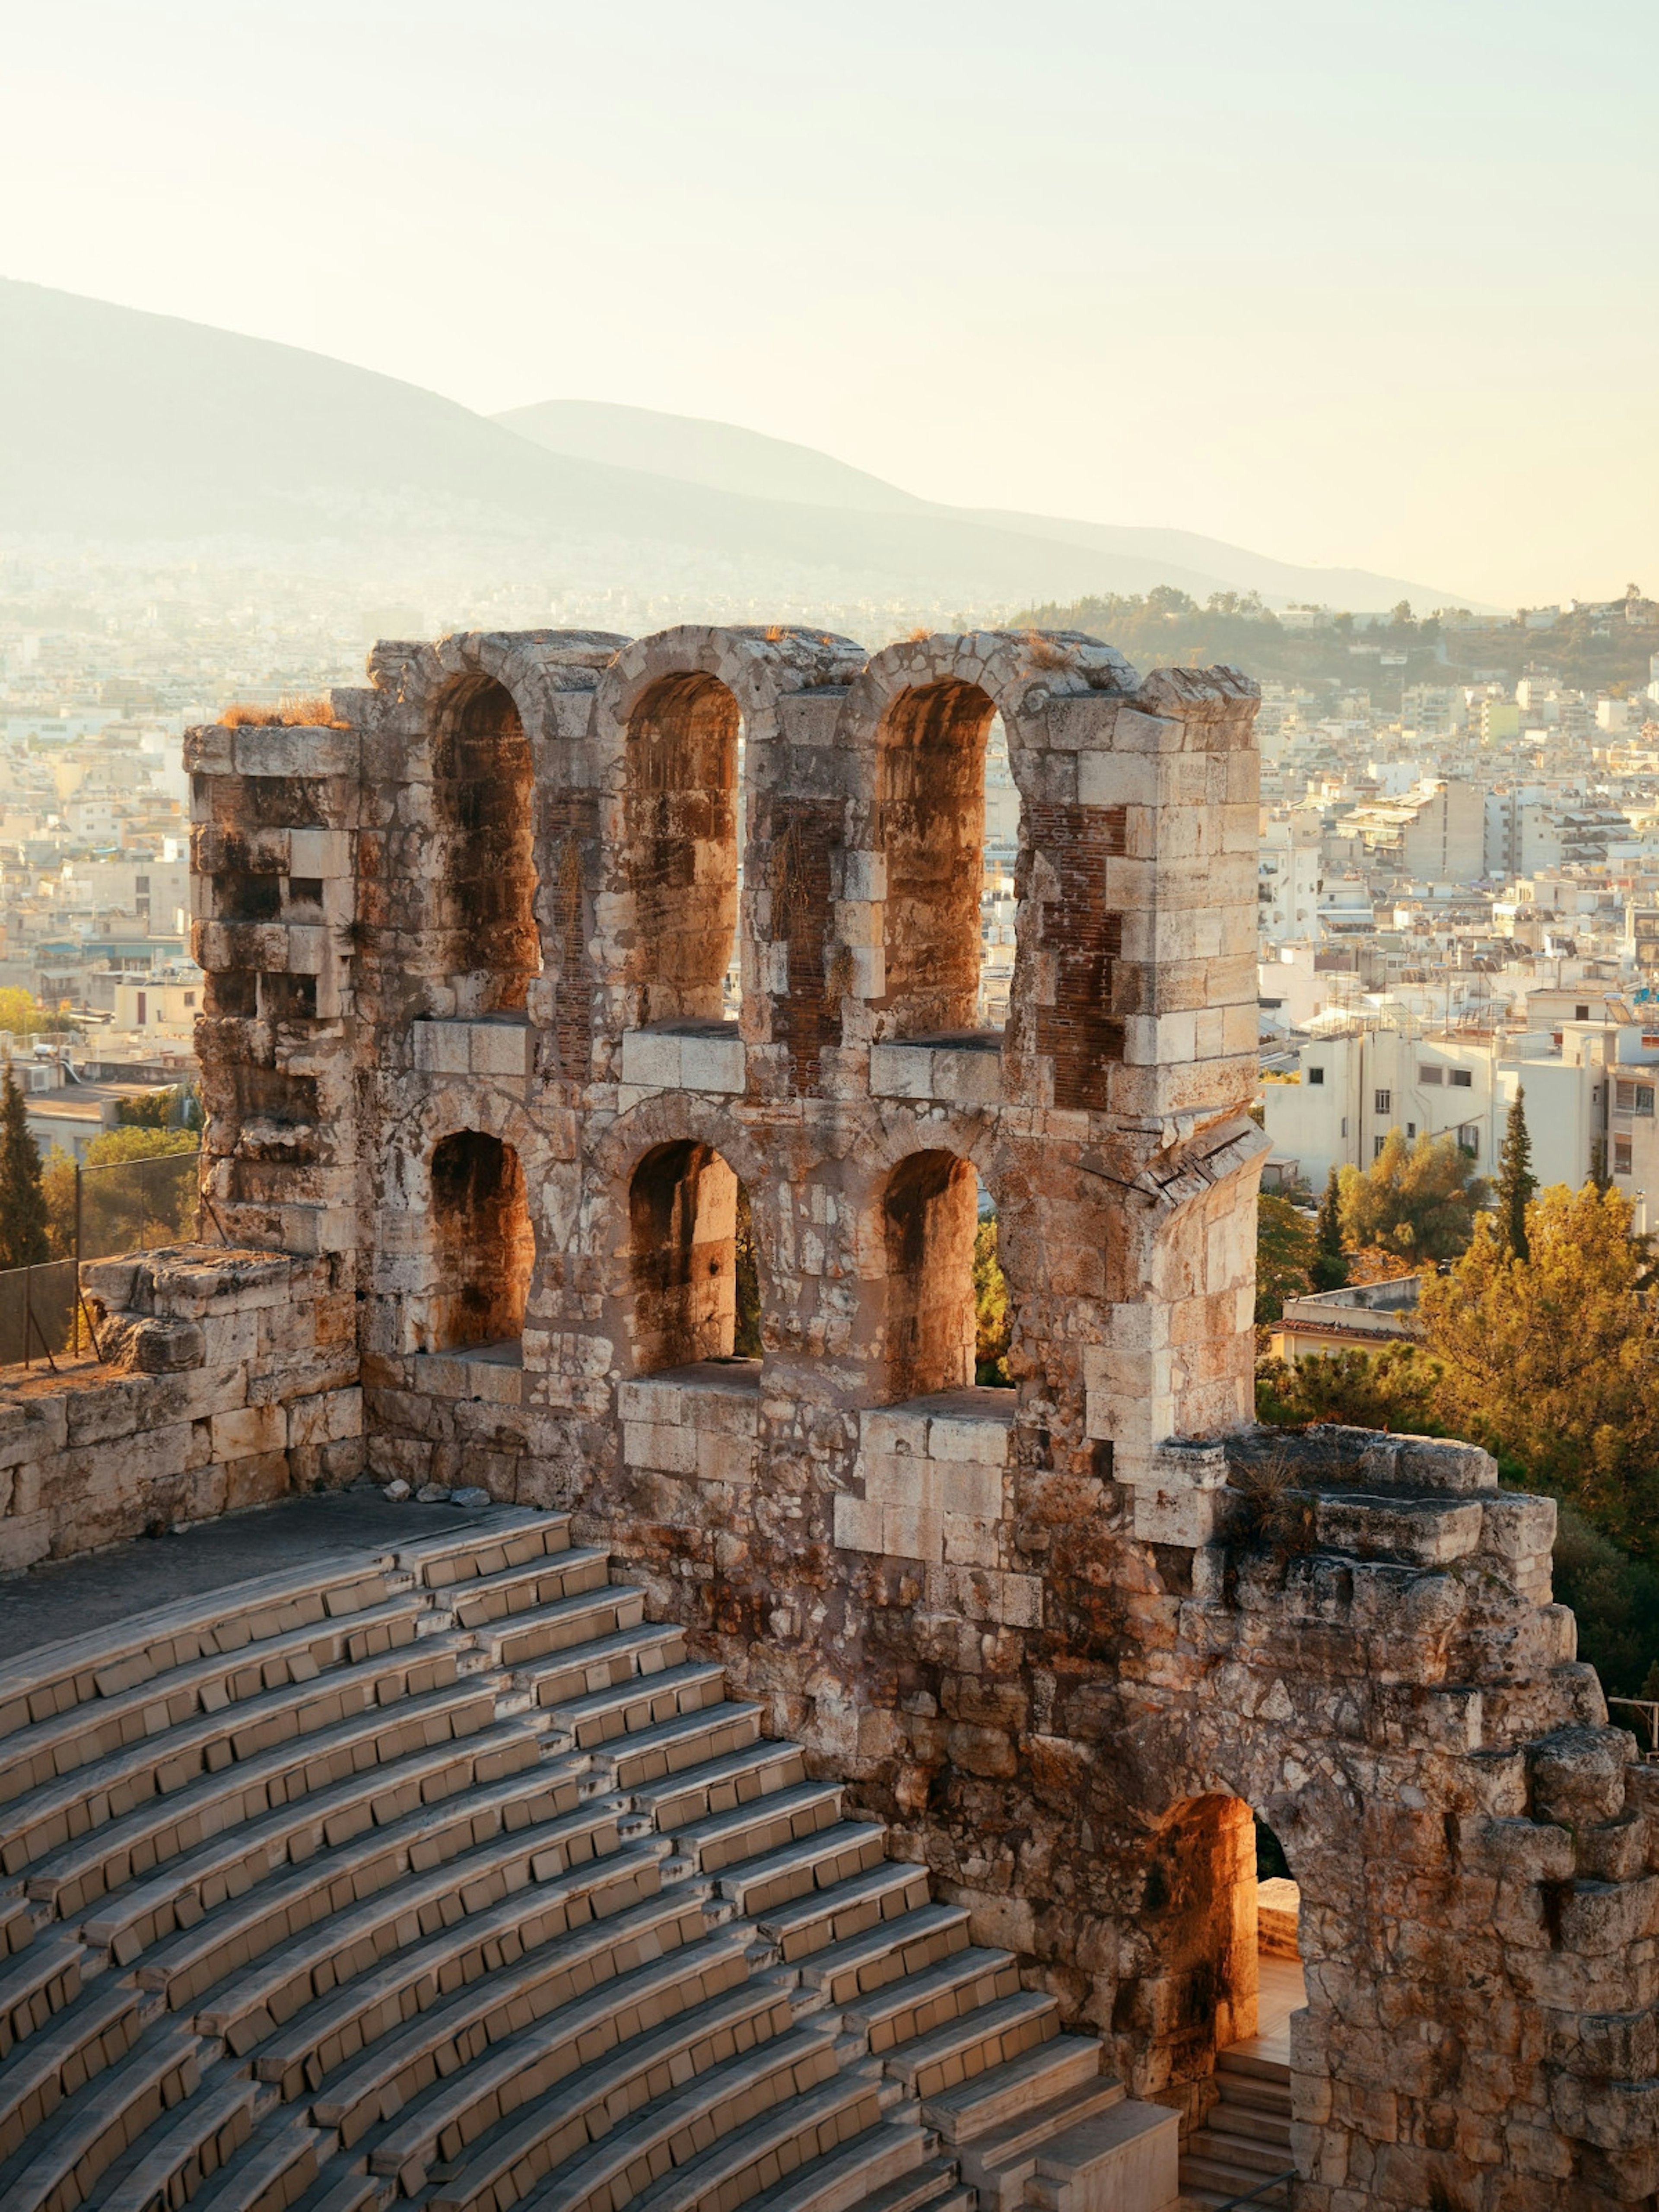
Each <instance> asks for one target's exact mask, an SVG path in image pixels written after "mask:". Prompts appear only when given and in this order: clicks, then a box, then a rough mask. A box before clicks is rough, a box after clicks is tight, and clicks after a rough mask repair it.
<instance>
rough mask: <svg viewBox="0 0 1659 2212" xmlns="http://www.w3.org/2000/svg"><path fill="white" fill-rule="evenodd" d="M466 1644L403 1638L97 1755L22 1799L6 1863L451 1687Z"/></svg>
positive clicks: (17, 1864)
mask: <svg viewBox="0 0 1659 2212" xmlns="http://www.w3.org/2000/svg"><path fill="white" fill-rule="evenodd" d="M465 1648H466V1647H465V1645H464V1644H463V1643H462V1642H461V1640H460V1639H459V1638H454V1637H435V1638H429V1639H428V1640H426V1641H424V1642H419V1643H412V1644H409V1645H407V1646H398V1647H396V1648H394V1649H392V1650H388V1651H387V1652H385V1653H383V1654H380V1655H379V1656H375V1657H373V1658H369V1659H365V1660H363V1661H362V1662H361V1663H360V1664H357V1665H354V1666H349V1667H337V1668H333V1669H332V1670H331V1672H330V1673H328V1674H319V1676H318V1677H317V1679H316V1680H315V1681H309V1682H300V1683H290V1684H289V1686H287V1687H285V1688H283V1689H279V1690H273V1691H268V1692H262V1693H261V1694H260V1695H259V1696H258V1697H255V1698H249V1699H246V1700H245V1701H244V1702H242V1703H241V1704H240V1705H227V1706H226V1707H225V1708H224V1710H223V1711H221V1712H216V1713H212V1712H208V1713H198V1714H197V1716H196V1717H195V1718H194V1719H192V1720H189V1721H186V1722H185V1723H181V1724H180V1725H179V1727H177V1728H173V1729H167V1731H166V1732H165V1733H164V1734H162V1735H156V1736H149V1737H146V1738H145V1739H144V1740H143V1741H142V1742H140V1743H137V1744H132V1745H129V1746H128V1747H125V1749H123V1750H121V1751H119V1752H117V1753H112V1755H111V1756H110V1757H109V1758H107V1759H98V1760H95V1761H94V1763H93V1764H92V1765H89V1766H86V1767H82V1768H80V1769H78V1770H77V1771H76V1772H74V1773H72V1774H70V1775H66V1776H64V1778H62V1779H61V1780H59V1781H57V1782H55V1783H52V1784H48V1785H47V1786H46V1788H44V1789H41V1790H34V1791H32V1792H31V1793H30V1795H29V1796H27V1797H25V1798H22V1799H21V1800H20V1801H19V1802H18V1803H17V1804H16V1806H15V1809H14V1811H13V1813H12V1814H11V1815H10V1817H9V1820H8V1822H7V1833H6V1839H5V1843H4V1845H3V1849H0V1859H3V1863H4V1869H5V1871H6V1873H7V1874H9V1875H15V1874H20V1873H21V1871H22V1870H23V1869H24V1868H25V1867H27V1866H28V1865H30V1864H31V1863H33V1861H34V1860H36V1859H40V1858H44V1857H46V1854H47V1853H48V1852H50V1851H56V1850H61V1849H62V1847H63V1846H64V1844H67V1843H69V1842H70V1841H71V1840H73V1839H74V1838H77V1837H80V1836H83V1835H85V1834H87V1833H88V1832H89V1831H90V1830H92V1829H94V1828H100V1827H102V1826H105V1825H106V1823H108V1822H109V1821H112V1820H119V1819H120V1817H121V1815H122V1814H125V1813H127V1812H129V1811H131V1809H133V1808H135V1807H137V1806H138V1805H141V1804H143V1802H145V1801H146V1800H147V1799H151V1798H155V1797H161V1796H171V1795H172V1793H173V1791H174V1790H179V1789H182V1788H183V1787H184V1786H185V1784H186V1783H189V1782H191V1781H193V1780H194V1779H195V1778H197V1776H198V1775H202V1774H206V1773H210V1772H215V1771H218V1770H219V1769H221V1768H222V1767H227V1766H229V1765H232V1764H240V1762H241V1761H243V1760H245V1759H253V1758H255V1757H257V1756H258V1754H259V1753H261V1752H266V1751H270V1749H271V1748H272V1747H274V1746H276V1745H277V1744H292V1743H294V1742H295V1739H298V1738H303V1737H305V1736H307V1735H313V1734H315V1733H317V1732H318V1731H319V1730H321V1729H328V1728H332V1727H334V1726H335V1725H336V1724H337V1723H339V1722H341V1721H343V1720H344V1719H346V1718H347V1717H349V1716H350V1715H352V1714H368V1713H370V1712H372V1711H375V1710H376V1709H377V1708H385V1707H388V1706H390V1705H393V1704H394V1703H396V1702H398V1701H399V1700H401V1699H405V1698H408V1699H416V1698H419V1697H421V1696H422V1695H424V1694H425V1693H427V1692H430V1691H435V1690H442V1689H445V1688H447V1687H449V1686H452V1685H453V1683H454V1682H455V1680H456V1664H455V1662H456V1660H457V1658H458V1657H459V1654H460V1653H461V1652H462V1651H463V1650H465ZM491 1717H493V1712H492V1715H491Z"/></svg>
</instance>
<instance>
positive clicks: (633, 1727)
mask: <svg viewBox="0 0 1659 2212" xmlns="http://www.w3.org/2000/svg"><path fill="white" fill-rule="evenodd" d="M725 1695H726V1669H725V1668H723V1667H716V1666H712V1665H703V1664H700V1663H699V1664H694V1663H690V1662H688V1663H684V1664H679V1663H677V1664H675V1665H673V1666H671V1667H664V1668H661V1669H660V1670H657V1671H653V1672H652V1673H650V1674H629V1675H625V1676H624V1677H623V1680H621V1681H620V1682H618V1683H616V1684H613V1685H612V1686H610V1687H608V1688H605V1689H598V1690H592V1691H588V1692H583V1693H573V1694H571V1695H570V1696H568V1697H564V1698H561V1699H557V1700H555V1701H544V1702H547V1703H548V1704H549V1709H550V1711H552V1713H553V1714H554V1717H556V1719H557V1720H558V1721H559V1722H560V1723H562V1726H563V1727H565V1728H566V1729H568V1730H569V1732H570V1735H571V1740H572V1741H573V1742H574V1744H575V1745H576V1747H577V1748H578V1749H579V1750H581V1751H592V1750H596V1749H597V1748H598V1747H599V1745H601V1744H611V1745H612V1746H614V1745H615V1741H616V1739H617V1737H618V1736H627V1735H635V1734H636V1733H637V1732H638V1731H639V1730H641V1729H648V1728H652V1727H653V1726H655V1725H657V1724H659V1723H661V1722H663V1721H668V1720H672V1719H674V1718H675V1717H676V1716H678V1715H679V1714H683V1713H695V1712H702V1711H705V1710H706V1709H707V1708H708V1706H710V1705H719V1704H720V1702H721V1701H722V1699H724V1697H725ZM617 1787H618V1788H619V1789H624V1790H625V1789H627V1788H628V1787H629V1784H627V1783H625V1782H619V1783H618V1784H617Z"/></svg>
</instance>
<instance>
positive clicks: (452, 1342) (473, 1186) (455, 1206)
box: [423, 1128, 536, 1352]
mask: <svg viewBox="0 0 1659 2212" xmlns="http://www.w3.org/2000/svg"><path fill="white" fill-rule="evenodd" d="M428 1181H429V1188H430V1191H431V1200H432V1227H433V1260H434V1278H435V1279H434V1282H433V1287H432V1291H431V1294H430V1296H429V1297H428V1301H427V1323H426V1334H427V1336H428V1343H427V1345H426V1346H424V1347H423V1348H425V1349H428V1350H430V1351H435V1352H447V1351H455V1350H459V1349H461V1348H462V1347H464V1346H469V1345H483V1344H492V1343H499V1342H501V1341H503V1340H508V1339H511V1338H513V1337H516V1336H518V1335H520V1334H521V1333H522V1331H523V1328H524V1314H525V1302H526V1297H528V1294H529V1289H530V1279H531V1274H532V1271H533V1268H534V1266H535V1254H536V1239H535V1231H534V1230H533V1228H532V1225H531V1218H530V1205H529V1198H528V1194H527V1192H526V1183H525V1172H524V1164H523V1162H522V1160H521V1159H520V1156H519V1153H518V1152H517V1151H516V1150H515V1149H514V1147H513V1146H511V1145H509V1144H506V1143H504V1142H503V1141H502V1140H501V1138H499V1137H497V1136H494V1135H492V1134H490V1133H489V1132H487V1131H485V1130H481V1129H472V1128H466V1129H456V1130H452V1131H451V1132H450V1133H449V1134H447V1136H444V1137H441V1138H440V1139H439V1140H438V1142H437V1143H436V1144H435V1146H433V1148H432V1152H431V1154H430V1157H429V1159H428Z"/></svg>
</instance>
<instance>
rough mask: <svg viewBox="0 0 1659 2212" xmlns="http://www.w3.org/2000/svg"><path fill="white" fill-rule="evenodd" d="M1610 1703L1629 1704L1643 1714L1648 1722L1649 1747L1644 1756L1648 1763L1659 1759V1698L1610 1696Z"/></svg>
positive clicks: (1632, 1708)
mask: <svg viewBox="0 0 1659 2212" xmlns="http://www.w3.org/2000/svg"><path fill="white" fill-rule="evenodd" d="M1607 1703H1608V1704H1609V1705H1628V1706H1629V1707H1630V1708H1631V1710H1632V1711H1633V1712H1638V1713H1640V1714H1641V1716H1642V1717H1643V1719H1644V1721H1645V1722H1646V1723H1647V1724H1648V1739H1649V1741H1648V1747H1647V1749H1646V1750H1645V1751H1644V1753H1643V1754H1642V1757H1643V1759H1644V1761H1645V1762H1647V1763H1648V1764H1652V1763H1653V1762H1654V1761H1655V1760H1659V1699H1652V1698H1609V1699H1607Z"/></svg>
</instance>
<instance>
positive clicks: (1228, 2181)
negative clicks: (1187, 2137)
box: [1180, 2151, 1291, 2212]
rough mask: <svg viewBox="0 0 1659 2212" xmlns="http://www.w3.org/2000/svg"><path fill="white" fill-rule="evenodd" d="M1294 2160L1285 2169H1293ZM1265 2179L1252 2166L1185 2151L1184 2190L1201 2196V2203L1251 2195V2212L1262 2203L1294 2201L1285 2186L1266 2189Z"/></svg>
mask: <svg viewBox="0 0 1659 2212" xmlns="http://www.w3.org/2000/svg"><path fill="white" fill-rule="evenodd" d="M1290 2169H1291V2160H1289V2159H1286V2160H1285V2164H1284V2166H1283V2168H1282V2169H1281V2170H1282V2171H1283V2172H1289V2171H1290ZM1180 2179H1181V2187H1182V2192H1183V2193H1184V2194H1185V2195H1186V2196H1188V2197H1198V2198H1199V2199H1200V2202H1207V2203H1212V2204H1224V2203H1228V2202H1230V2201H1231V2199H1232V2198H1233V2197H1244V2196H1249V2199H1250V2208H1249V2212H1257V2208H1258V2207H1259V2206H1265V2207H1271V2206H1273V2205H1276V2204H1288V2203H1290V2197H1289V2194H1288V2191H1287V2187H1286V2186H1285V2185H1279V2187H1277V2188H1275V2187H1272V2186H1269V2187H1268V2188H1266V2189H1263V2188H1261V2179H1262V2178H1261V2174H1259V2173H1256V2172H1252V2170H1251V2169H1250V2168H1249V2166H1235V2165H1234V2164H1233V2163H1232V2161H1231V2160H1230V2159H1215V2158H1201V2157H1198V2156H1195V2155H1194V2153H1193V2152H1191V2151H1184V2152H1183V2153H1182V2158H1181V2164H1180ZM1252 2192H1259V2193H1252Z"/></svg>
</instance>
